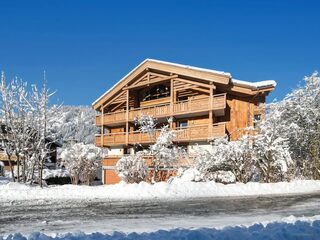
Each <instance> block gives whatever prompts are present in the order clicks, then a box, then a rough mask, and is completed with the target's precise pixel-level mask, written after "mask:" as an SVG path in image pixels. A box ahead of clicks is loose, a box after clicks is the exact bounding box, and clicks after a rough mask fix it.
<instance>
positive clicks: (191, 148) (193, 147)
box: [188, 142, 212, 154]
mask: <svg viewBox="0 0 320 240" xmlns="http://www.w3.org/2000/svg"><path fill="white" fill-rule="evenodd" d="M201 149H204V150H207V151H211V150H212V146H211V145H210V144H209V143H208V142H195V143H189V145H188V153H191V154H192V153H194V152H195V151H197V150H201Z"/></svg>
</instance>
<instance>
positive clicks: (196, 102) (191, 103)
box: [96, 93, 226, 126]
mask: <svg viewBox="0 0 320 240" xmlns="http://www.w3.org/2000/svg"><path fill="white" fill-rule="evenodd" d="M210 108H211V104H210V98H199V99H190V100H186V101H180V102H176V103H174V104H173V106H172V110H173V112H172V114H173V116H176V115H183V114H191V113H197V112H206V111H209V110H210ZM225 108H226V94H225V93H223V94H216V95H213V98H212V110H213V112H214V114H215V115H216V116H222V115H224V111H225ZM141 114H144V115H150V116H153V117H155V118H162V117H169V116H170V115H171V104H170V103H166V104H161V105H155V106H150V107H143V108H136V109H131V110H129V116H128V121H134V119H135V117H137V116H139V115H141ZM124 122H126V112H125V111H119V112H113V113H106V114H104V115H103V124H105V125H108V124H111V125H112V124H117V123H124ZM96 125H97V126H101V125H102V116H101V115H99V116H96Z"/></svg>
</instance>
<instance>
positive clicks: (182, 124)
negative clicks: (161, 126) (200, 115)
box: [178, 120, 188, 128]
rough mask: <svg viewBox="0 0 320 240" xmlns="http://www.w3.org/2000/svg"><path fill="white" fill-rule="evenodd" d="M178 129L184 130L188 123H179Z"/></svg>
mask: <svg viewBox="0 0 320 240" xmlns="http://www.w3.org/2000/svg"><path fill="white" fill-rule="evenodd" d="M178 126H179V128H186V127H188V121H186V120H185V121H179V125H178Z"/></svg>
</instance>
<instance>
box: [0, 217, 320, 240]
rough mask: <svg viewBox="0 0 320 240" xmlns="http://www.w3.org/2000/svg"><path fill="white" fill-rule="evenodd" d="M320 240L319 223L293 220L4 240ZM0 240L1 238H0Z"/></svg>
mask: <svg viewBox="0 0 320 240" xmlns="http://www.w3.org/2000/svg"><path fill="white" fill-rule="evenodd" d="M319 238H320V221H319V220H317V221H314V222H309V221H297V222H295V223H286V222H273V223H269V224H267V225H266V226H264V225H263V224H261V223H259V224H254V225H252V226H249V227H244V226H235V227H226V228H223V229H215V228H200V229H173V230H159V231H156V232H151V233H135V232H133V233H129V234H126V233H122V232H114V233H113V234H103V233H91V234H85V233H82V232H78V233H68V234H63V235H56V236H47V235H45V234H43V233H39V232H36V233H33V234H31V235H30V236H29V237H28V238H27V237H24V236H23V235H22V234H19V233H18V234H14V235H9V236H8V237H6V238H3V239H4V240H13V239H14V240H26V239H32V240H50V239H56V240H63V239H70V240H72V239H79V240H81V239H84V240H91V239H106V240H107V239H117V240H120V239H126V240H140V239H141V240H145V239H154V240H156V239H168V240H170V239H198V240H204V239H221V240H223V239H228V240H231V239H237V240H242V239H246V240H250V239H255V240H259V239H277V240H282V239H286V240H290V239H319ZM0 239H1V237H0Z"/></svg>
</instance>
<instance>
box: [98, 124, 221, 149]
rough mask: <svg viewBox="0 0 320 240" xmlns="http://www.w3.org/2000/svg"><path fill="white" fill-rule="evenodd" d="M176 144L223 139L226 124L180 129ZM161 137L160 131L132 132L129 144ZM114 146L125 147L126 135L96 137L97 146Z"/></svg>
mask: <svg viewBox="0 0 320 240" xmlns="http://www.w3.org/2000/svg"><path fill="white" fill-rule="evenodd" d="M176 130H177V136H176V139H175V141H176V142H189V141H201V140H202V141H206V140H208V138H212V137H222V136H224V135H225V132H226V128H225V123H224V122H223V123H215V124H213V125H212V126H211V127H210V126H209V125H198V126H197V125H196V126H189V127H183V128H178V129H176ZM159 135H160V130H156V131H155V134H154V135H152V136H151V135H149V134H147V133H141V132H130V133H129V134H128V144H138V143H140V144H143V143H152V142H154V141H155V139H156V138H157V137H158V136H159ZM102 140H103V146H112V145H125V144H126V143H127V142H126V133H112V134H105V135H104V136H103V137H102V136H101V135H97V136H96V145H97V146H100V147H102Z"/></svg>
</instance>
